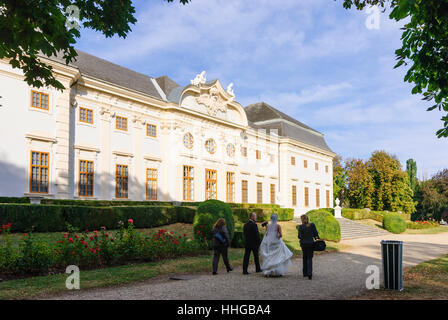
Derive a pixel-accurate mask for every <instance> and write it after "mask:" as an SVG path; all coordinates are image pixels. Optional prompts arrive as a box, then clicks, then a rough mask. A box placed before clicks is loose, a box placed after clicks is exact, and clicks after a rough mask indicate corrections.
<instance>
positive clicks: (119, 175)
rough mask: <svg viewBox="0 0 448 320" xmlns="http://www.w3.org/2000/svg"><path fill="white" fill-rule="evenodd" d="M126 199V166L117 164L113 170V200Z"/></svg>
mask: <svg viewBox="0 0 448 320" xmlns="http://www.w3.org/2000/svg"><path fill="white" fill-rule="evenodd" d="M127 197H128V166H125V165H121V164H117V165H116V170H115V198H117V199H122V198H124V199H127Z"/></svg>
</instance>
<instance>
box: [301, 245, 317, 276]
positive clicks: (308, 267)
mask: <svg viewBox="0 0 448 320" xmlns="http://www.w3.org/2000/svg"><path fill="white" fill-rule="evenodd" d="M300 246H301V247H302V252H303V275H304V276H305V277H308V276H312V275H313V252H314V251H313V244H301V245H300Z"/></svg>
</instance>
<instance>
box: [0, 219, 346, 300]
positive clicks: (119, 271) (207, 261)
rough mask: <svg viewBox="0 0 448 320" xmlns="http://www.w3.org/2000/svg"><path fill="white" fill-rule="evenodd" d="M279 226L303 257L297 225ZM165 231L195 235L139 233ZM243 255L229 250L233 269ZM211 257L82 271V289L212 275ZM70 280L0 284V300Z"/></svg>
mask: <svg viewBox="0 0 448 320" xmlns="http://www.w3.org/2000/svg"><path fill="white" fill-rule="evenodd" d="M280 224H281V226H282V230H283V239H284V241H285V243H286V244H287V245H288V246H289V247H290V248H291V249H292V251H293V252H294V255H295V256H296V257H297V256H300V255H301V250H300V245H299V240H298V238H297V230H296V223H295V222H293V221H288V222H280ZM162 228H163V229H167V230H168V231H173V232H175V233H178V234H183V233H186V234H187V236H192V234H193V227H192V225H189V224H181V223H176V224H173V225H169V226H164V227H158V228H154V229H140V231H142V232H145V233H146V232H148V233H150V232H153V231H157V230H159V229H162ZM260 228H261V227H260ZM36 236H38V237H42V238H43V239H47V240H48V241H56V239H57V238H58V237H60V236H61V234H54V233H46V234H45V233H42V234H36ZM13 237H14V238H15V239H16V240H20V239H21V238H22V237H23V235H22V234H15V235H13ZM336 250H338V244H336V243H332V242H328V241H327V252H329V251H336ZM316 254H321V252H316ZM243 255H244V249H241V248H231V249H230V250H229V260H230V264H231V265H232V266H234V267H237V266H241V265H242V262H243ZM212 256H213V252H212V251H209V253H208V254H206V255H201V256H197V257H186V258H179V259H171V260H165V261H159V262H151V263H139V264H129V265H124V266H118V267H110V268H104V269H96V270H86V271H82V270H81V275H80V277H81V289H88V288H99V287H107V286H115V285H123V284H128V283H132V282H136V281H142V280H147V279H151V278H154V277H157V276H163V275H172V274H182V273H194V272H210V271H211V263H212ZM218 272H225V266H224V264H223V262H222V259H221V261H220V266H219V270H218ZM67 276H68V275H67V274H56V275H50V276H41V277H33V278H26V279H18V280H10V281H5V282H0V299H24V298H33V297H36V296H40V295H48V294H56V293H61V292H64V291H66V290H67V289H66V288H65V280H66V278H67Z"/></svg>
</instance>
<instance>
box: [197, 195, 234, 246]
mask: <svg viewBox="0 0 448 320" xmlns="http://www.w3.org/2000/svg"><path fill="white" fill-rule="evenodd" d="M219 218H224V219H225V220H226V227H227V230H228V231H229V235H230V240H232V238H233V233H234V219H233V214H232V209H231V208H230V206H229V205H228V204H227V203H225V202H222V201H219V200H207V201H204V202H202V203H201V204H200V205H199V206H198V209H197V212H196V215H195V216H194V220H193V230H194V233H195V235H196V236H197V237H199V236H201V237H205V238H206V239H207V240H211V239H212V229H213V225H214V224H215V223H216V221H217V220H218V219H219Z"/></svg>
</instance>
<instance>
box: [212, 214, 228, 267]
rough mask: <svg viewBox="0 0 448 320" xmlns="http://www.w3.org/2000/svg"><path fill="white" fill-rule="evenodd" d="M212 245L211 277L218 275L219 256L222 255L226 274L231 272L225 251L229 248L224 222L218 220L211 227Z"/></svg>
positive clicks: (221, 219) (220, 219)
mask: <svg viewBox="0 0 448 320" xmlns="http://www.w3.org/2000/svg"><path fill="white" fill-rule="evenodd" d="M212 244H213V264H212V265H213V275H216V274H218V263H219V256H220V255H222V259H223V260H224V264H225V266H226V269H227V272H230V271H232V270H233V268H232V267H231V266H230V264H229V258H228V256H227V250H228V248H229V246H230V236H229V232H228V231H227V228H226V221H225V220H224V219H223V218H219V219H218V221H216V223H215V225H214V226H213V230H212Z"/></svg>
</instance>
